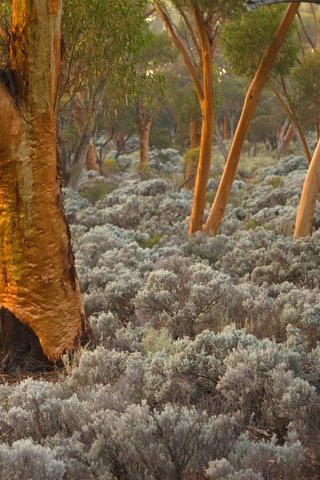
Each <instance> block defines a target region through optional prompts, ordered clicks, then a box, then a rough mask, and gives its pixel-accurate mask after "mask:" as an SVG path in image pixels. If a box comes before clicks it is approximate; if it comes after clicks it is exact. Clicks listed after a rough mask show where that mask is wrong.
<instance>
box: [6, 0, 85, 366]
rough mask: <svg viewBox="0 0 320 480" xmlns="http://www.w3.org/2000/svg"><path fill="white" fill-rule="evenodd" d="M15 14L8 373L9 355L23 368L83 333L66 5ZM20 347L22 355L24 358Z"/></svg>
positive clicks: (9, 126)
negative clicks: (63, 74)
mask: <svg viewBox="0 0 320 480" xmlns="http://www.w3.org/2000/svg"><path fill="white" fill-rule="evenodd" d="M12 8H13V14H12V28H13V33H12V35H11V44H10V61H11V65H10V67H11V69H12V71H13V75H14V80H15V84H16V92H15V94H14V95H13V92H9V91H8V90H7V89H6V87H5V86H4V85H2V84H0V308H1V310H0V367H1V368H2V369H4V370H5V369H10V368H11V367H12V359H13V358H16V359H17V361H19V362H21V365H23V366H25V364H26V362H27V361H28V360H29V359H30V357H33V356H34V357H39V358H40V359H41V358H44V357H43V354H44V355H45V356H46V357H47V359H48V360H49V361H50V362H55V361H57V360H58V359H59V358H60V357H61V354H62V353H63V352H64V351H65V350H67V349H70V350H71V349H73V348H75V346H77V345H78V344H79V341H80V338H81V337H82V336H83V335H84V333H85V329H86V324H85V318H84V311H83V306H82V301H81V295H80V290H79V284H78V279H77V275H76V272H75V267H74V257H73V254H72V250H71V245H70V234H69V230H68V226H67V224H66V220H65V217H64V213H63V204H62V197H61V189H60V182H59V168H58V158H57V131H56V130H57V126H56V119H57V117H56V99H57V88H58V79H59V73H60V62H61V51H60V45H61V36H60V20H61V2H60V1H59V0H50V1H49V0H13V3H12ZM23 326H25V328H23ZM28 338H29V339H28ZM17 348H19V349H20V350H21V348H22V350H25V351H19V356H18V357H17V355H16V352H17ZM26 358H27V359H28V360H27V361H26V360H25V359H26ZM14 367H15V368H16V367H17V365H16V363H15V362H14Z"/></svg>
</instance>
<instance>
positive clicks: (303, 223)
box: [294, 140, 320, 238]
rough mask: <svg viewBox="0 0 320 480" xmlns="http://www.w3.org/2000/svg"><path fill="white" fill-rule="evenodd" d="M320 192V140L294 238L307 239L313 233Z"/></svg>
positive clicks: (309, 170)
mask: <svg viewBox="0 0 320 480" xmlns="http://www.w3.org/2000/svg"><path fill="white" fill-rule="evenodd" d="M319 191H320V140H319V141H318V144H317V147H316V149H315V152H314V154H313V157H312V160H311V163H310V166H309V169H308V173H307V176H306V179H305V182H304V185H303V190H302V194H301V199H300V203H299V207H298V212H297V218H296V224H295V229H294V237H295V238H299V237H306V236H308V235H311V233H312V222H313V216H314V210H315V208H316V202H317V198H318V194H319Z"/></svg>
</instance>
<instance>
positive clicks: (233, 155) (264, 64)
mask: <svg viewBox="0 0 320 480" xmlns="http://www.w3.org/2000/svg"><path fill="white" fill-rule="evenodd" d="M298 8H299V4H291V5H289V6H288V8H287V10H286V12H285V14H284V16H283V18H282V20H281V23H280V25H279V27H278V28H277V30H276V32H275V33H273V34H271V43H270V44H269V46H268V47H267V48H266V49H265V50H264V51H263V49H262V50H260V52H261V55H262V58H261V62H260V65H259V68H258V70H257V71H256V73H255V75H254V78H253V80H252V82H251V84H250V87H249V89H248V91H247V94H246V98H245V102H244V106H243V109H242V114H241V117H240V120H239V123H238V126H237V130H236V133H235V136H234V138H233V141H232V145H231V148H230V151H229V154H228V159H227V162H226V166H225V168H224V171H223V175H222V178H221V181H220V184H219V187H218V191H217V193H216V196H215V199H214V202H213V205H212V208H211V211H210V214H209V217H208V219H207V222H206V224H205V226H204V231H205V232H207V233H208V234H209V235H215V234H216V233H217V232H218V231H219V228H220V225H221V222H222V218H223V215H224V211H225V208H226V205H227V201H228V197H229V194H230V191H231V187H232V183H233V180H234V178H235V175H236V172H237V168H238V164H239V159H240V155H241V151H242V147H243V144H244V141H245V138H246V135H247V133H248V130H249V127H250V122H251V120H252V118H253V115H254V112H255V109H256V106H257V103H258V100H259V98H260V94H261V92H262V90H263V87H264V86H265V84H266V83H267V80H268V77H269V73H270V72H271V69H272V67H273V65H274V63H275V60H276V58H277V55H278V53H279V51H280V48H281V46H282V44H283V42H284V41H285V38H286V36H287V34H288V32H289V30H290V28H291V26H292V23H293V21H294V18H295V15H296V13H297V11H298ZM269 19H270V22H271V21H272V17H269ZM266 27H267V25H266ZM266 31H268V30H266ZM269 32H270V30H269ZM265 38H266V40H267V41H268V39H269V41H270V37H267V36H266V37H265ZM257 47H258V45H255V46H254V49H253V50H256V49H257ZM241 48H242V46H241ZM251 48H252V46H251Z"/></svg>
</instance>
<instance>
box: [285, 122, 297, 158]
mask: <svg viewBox="0 0 320 480" xmlns="http://www.w3.org/2000/svg"><path fill="white" fill-rule="evenodd" d="M294 135H295V128H294V124H293V122H291V123H290V125H289V128H288V130H287V133H286V136H285V139H284V144H283V150H284V151H285V152H286V151H287V150H288V148H289V145H290V143H291V142H292V140H293V138H294Z"/></svg>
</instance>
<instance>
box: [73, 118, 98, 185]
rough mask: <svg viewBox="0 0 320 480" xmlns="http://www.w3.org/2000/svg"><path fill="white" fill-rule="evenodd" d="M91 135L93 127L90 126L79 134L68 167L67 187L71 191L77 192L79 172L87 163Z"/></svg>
mask: <svg viewBox="0 0 320 480" xmlns="http://www.w3.org/2000/svg"><path fill="white" fill-rule="evenodd" d="M92 133H93V127H92V126H91V125H86V126H85V128H84V130H83V132H82V134H81V138H80V143H79V145H78V148H77V151H76V153H75V156H74V158H73V161H72V163H71V165H70V169H69V172H70V173H69V180H68V187H69V188H72V189H73V190H78V187H79V181H80V176H81V172H82V170H83V169H84V167H85V165H86V161H87V156H88V151H89V145H90V140H91V138H92Z"/></svg>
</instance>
